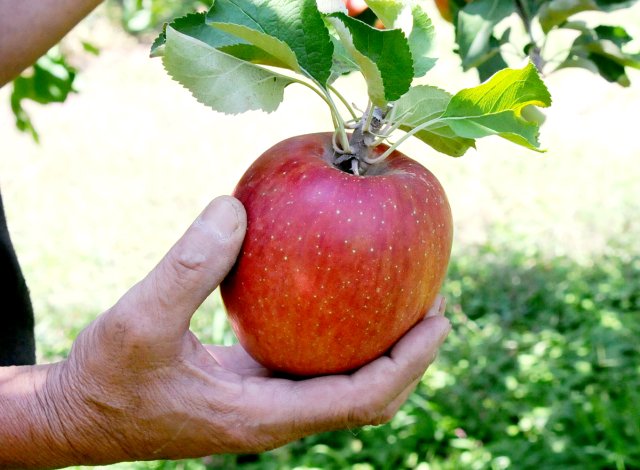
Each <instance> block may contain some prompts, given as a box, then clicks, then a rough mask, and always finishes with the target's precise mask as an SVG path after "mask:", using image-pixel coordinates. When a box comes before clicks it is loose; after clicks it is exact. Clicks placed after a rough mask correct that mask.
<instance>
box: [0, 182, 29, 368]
mask: <svg viewBox="0 0 640 470" xmlns="http://www.w3.org/2000/svg"><path fill="white" fill-rule="evenodd" d="M33 325H34V321H33V308H32V306H31V299H30V298H29V290H28V289H27V284H26V282H25V280H24V276H23V275H22V271H21V270H20V265H19V264H18V258H17V257H16V253H15V250H14V249H13V245H12V244H11V239H10V238H9V230H8V228H7V221H6V218H5V215H4V207H3V205H2V195H1V194H0V366H8V365H25V364H35V361H36V348H35V339H34V333H33Z"/></svg>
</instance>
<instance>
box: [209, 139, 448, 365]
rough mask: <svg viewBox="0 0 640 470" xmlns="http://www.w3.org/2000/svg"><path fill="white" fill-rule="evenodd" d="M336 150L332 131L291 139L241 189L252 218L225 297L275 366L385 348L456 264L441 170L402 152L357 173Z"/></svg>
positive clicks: (363, 357) (338, 361) (342, 358)
mask: <svg viewBox="0 0 640 470" xmlns="http://www.w3.org/2000/svg"><path fill="white" fill-rule="evenodd" d="M386 148H387V147H386V146H384V145H381V146H380V147H378V148H377V149H375V151H374V155H379V154H380V153H381V152H382V151H384V150H385V149H386ZM332 153H333V149H332V145H331V134H330V133H319V134H309V135H303V136H297V137H293V138H290V139H287V140H284V141H282V142H280V143H279V144H277V145H275V146H274V147H272V148H271V149H269V150H267V151H266V152H265V153H264V154H263V155H262V156H260V157H259V158H258V159H257V160H256V161H255V162H254V163H253V164H252V165H251V167H250V168H249V169H248V170H247V172H246V173H245V174H244V176H243V177H242V178H241V180H240V182H239V183H238V185H237V187H236V189H235V192H234V196H235V197H237V198H238V199H239V200H240V201H241V202H242V203H243V204H244V206H245V208H246V211H247V217H248V227H247V234H246V236H245V240H244V244H243V247H242V249H241V252H240V256H239V258H238V261H237V263H236V265H235V266H234V268H233V269H232V271H231V272H230V274H229V275H228V276H227V278H226V279H225V280H224V281H223V283H222V286H221V293H222V298H223V301H224V304H225V307H226V309H227V313H228V315H229V320H230V323H231V325H232V327H233V330H234V331H235V333H236V336H237V337H238V339H239V341H240V343H241V344H242V345H243V347H244V348H245V349H246V350H247V352H249V354H250V355H251V356H253V358H254V359H256V360H257V361H258V362H260V363H261V364H263V365H264V366H266V367H267V368H268V369H270V370H273V371H280V372H285V373H288V374H293V375H300V376H309V375H322V374H330V373H340V372H346V371H350V370H353V369H355V368H357V367H359V366H362V365H363V364H365V363H367V362H369V361H371V360H373V359H375V358H377V357H379V356H381V355H382V354H384V353H385V352H386V351H387V350H388V349H389V348H390V347H391V346H392V345H393V344H394V343H395V342H396V341H397V340H398V339H399V338H400V337H401V336H402V335H403V334H404V333H405V332H407V331H408V330H409V329H410V328H411V327H412V326H414V325H415V324H416V323H417V322H418V321H420V320H421V319H422V317H423V316H424V314H425V313H426V311H427V310H428V308H429V307H430V306H431V304H432V303H433V301H434V300H435V297H436V295H437V294H438V291H439V290H440V287H441V285H442V282H443V280H444V277H445V274H446V271H447V265H448V262H449V255H450V252H451V244H452V236H453V223H452V218H451V209H450V207H449V203H448V201H447V197H446V195H445V192H444V190H443V188H442V186H441V185H440V183H439V182H438V180H437V179H436V177H435V176H434V175H433V174H432V173H431V172H430V171H429V170H427V169H426V168H424V167H423V166H422V165H420V164H419V163H417V162H415V161H413V160H411V159H410V158H408V157H406V156H405V155H403V154H401V153H400V152H397V151H396V152H394V153H392V154H391V155H390V156H389V157H388V158H387V159H386V160H385V161H384V162H383V163H381V164H379V165H377V166H376V168H375V171H373V173H375V174H372V175H369V174H368V175H365V176H355V175H352V174H349V173H346V172H343V171H341V170H339V169H337V168H335V167H334V166H333V165H332V164H331V163H330V159H331V156H332Z"/></svg>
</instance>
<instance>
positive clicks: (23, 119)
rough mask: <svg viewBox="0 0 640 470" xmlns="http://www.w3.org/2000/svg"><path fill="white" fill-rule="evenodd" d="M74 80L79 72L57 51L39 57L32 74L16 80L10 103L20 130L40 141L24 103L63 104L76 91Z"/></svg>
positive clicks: (24, 74)
mask: <svg viewBox="0 0 640 470" xmlns="http://www.w3.org/2000/svg"><path fill="white" fill-rule="evenodd" d="M75 77H76V70H75V69H74V68H73V67H72V66H70V65H69V64H68V63H67V61H66V58H65V56H64V55H63V54H61V53H60V52H59V50H58V49H57V48H54V49H52V50H50V51H49V52H47V53H46V54H45V55H43V56H42V57H40V58H39V59H38V60H37V61H36V63H35V64H34V65H33V67H31V69H30V70H29V71H27V72H25V73H23V74H22V75H20V76H19V77H18V78H16V79H15V80H14V81H13V89H12V91H11V98H10V100H11V110H12V111H13V115H14V117H15V120H16V127H17V128H18V130H20V131H22V132H27V133H29V134H31V136H32V137H33V139H34V140H35V141H36V142H38V141H39V136H38V132H37V131H36V128H35V126H34V125H33V122H32V121H31V118H30V116H29V114H28V113H27V111H26V110H25V109H24V107H23V102H24V101H25V100H31V101H34V102H36V103H39V104H48V103H62V102H63V101H65V100H66V99H67V97H68V96H69V94H70V93H74V92H75V91H76V90H75V89H74V88H73V84H74V81H75Z"/></svg>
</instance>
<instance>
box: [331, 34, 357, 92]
mask: <svg viewBox="0 0 640 470" xmlns="http://www.w3.org/2000/svg"><path fill="white" fill-rule="evenodd" d="M331 40H332V41H333V65H332V66H331V76H330V77H329V83H333V82H334V81H335V80H337V79H338V78H339V77H340V76H342V75H346V74H348V73H351V72H357V71H358V70H360V67H359V66H358V64H357V63H356V62H355V61H354V60H353V57H352V56H351V54H349V53H348V52H347V49H346V48H345V47H344V45H343V44H342V43H341V42H340V40H339V39H338V38H336V37H334V36H331Z"/></svg>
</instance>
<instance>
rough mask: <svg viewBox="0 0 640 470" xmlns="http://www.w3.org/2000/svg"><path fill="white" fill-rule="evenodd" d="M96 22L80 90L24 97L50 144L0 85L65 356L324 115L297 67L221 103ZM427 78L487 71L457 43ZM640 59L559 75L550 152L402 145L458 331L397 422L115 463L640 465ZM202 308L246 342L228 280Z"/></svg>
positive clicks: (16, 215)
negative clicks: (232, 313) (440, 198)
mask: <svg viewBox="0 0 640 470" xmlns="http://www.w3.org/2000/svg"><path fill="white" fill-rule="evenodd" d="M636 23H637V22H636ZM636 23H634V24H636ZM637 24H640V23H637ZM637 24H636V26H633V24H632V25H631V26H630V28H633V27H637ZM93 26H94V28H95V27H97V26H99V25H97V26H96V25H93ZM94 31H97V32H94V33H92V34H93V41H94V42H98V44H100V45H102V46H103V47H104V50H103V53H102V55H101V57H99V58H97V59H92V60H91V61H89V62H88V63H87V64H85V66H84V67H83V68H84V72H83V74H82V76H81V77H82V78H81V80H82V81H81V82H80V83H79V88H80V89H81V93H80V94H79V95H77V96H74V97H73V98H72V99H71V100H70V101H69V102H68V103H66V104H64V105H61V106H58V105H55V106H48V107H46V108H39V107H33V108H31V109H32V112H33V116H34V119H35V123H36V125H37V126H38V128H39V131H40V133H41V136H42V145H40V146H37V145H35V144H33V143H32V142H31V141H30V140H29V138H28V137H26V136H23V135H19V134H18V133H17V132H16V131H15V130H14V129H13V128H12V126H11V125H10V122H11V115H10V111H9V109H8V105H7V92H8V90H0V120H1V121H2V122H3V123H6V125H4V126H0V142H2V152H1V153H0V188H2V194H3V198H4V200H5V204H6V209H7V213H8V218H9V223H10V227H11V231H12V235H13V238H14V241H15V243H16V248H17V250H18V253H19V256H20V259H21V262H22V265H23V267H24V270H25V274H26V276H27V279H28V282H29V285H30V288H31V290H32V294H33V299H34V304H35V307H36V313H37V322H38V326H37V342H38V357H39V360H40V361H54V360H57V359H59V358H61V357H64V356H65V355H66V354H67V353H68V351H69V348H70V346H71V343H72V341H73V338H74V337H75V336H76V335H77V333H78V332H79V331H80V330H81V329H82V328H83V327H84V326H86V325H87V324H88V323H89V322H90V321H91V320H92V319H93V318H95V316H97V315H98V314H99V313H100V312H102V311H103V310H105V309H106V308H108V307H109V306H110V305H112V304H113V302H115V301H116V300H117V299H118V297H119V296H120V295H122V293H123V292H124V291H125V290H126V289H127V288H128V287H129V286H131V285H132V284H133V283H135V282H136V281H137V280H139V279H140V277H141V276H143V275H144V274H145V273H146V272H148V270H149V269H151V268H152V267H153V266H154V264H155V263H156V262H157V260H159V259H160V257H161V256H162V255H163V254H164V252H165V251H166V250H167V249H168V247H169V246H171V244H172V243H173V242H174V241H175V240H176V239H177V237H179V236H180V234H181V233H182V232H183V231H184V229H185V228H186V227H187V226H188V224H189V223H190V222H191V221H192V220H193V218H194V217H195V216H196V215H197V213H198V212H199V211H200V210H201V209H202V208H203V207H204V205H205V204H206V203H207V201H209V200H210V199H211V198H213V197H215V196H217V195H219V194H225V193H229V192H230V191H231V190H232V188H233V185H234V183H235V181H237V180H238V178H239V177H240V175H241V174H242V172H243V171H244V169H245V168H246V167H247V166H248V165H249V163H250V162H251V161H252V160H253V159H255V157H256V156H257V155H258V154H259V153H261V152H262V151H264V150H265V149H266V148H268V147H269V146H271V145H273V144H274V143H275V142H277V141H279V140H281V139H283V138H285V137H287V136H290V135H294V134H300V133H305V132H313V131H317V130H318V129H326V128H328V126H329V117H328V114H327V112H326V110H325V109H324V108H323V105H322V103H318V102H317V101H318V100H317V99H316V98H315V97H314V96H307V94H306V92H305V91H304V90H299V89H296V88H290V89H288V90H287V95H288V98H289V100H288V101H286V102H285V104H284V105H283V107H282V109H281V110H279V111H278V112H277V113H275V114H272V115H268V116H267V115H264V114H260V113H249V114H248V115H245V116H240V117H227V116H222V115H218V114H215V113H212V112H211V111H209V110H208V109H206V108H204V107H202V106H200V105H199V104H197V103H196V102H195V101H194V100H193V99H192V98H191V97H190V96H189V95H188V93H186V92H185V91H184V90H182V89H181V88H180V87H179V86H177V85H176V84H175V83H172V82H171V81H170V80H169V79H168V78H167V77H166V74H165V73H164V72H163V70H162V67H161V65H160V64H159V62H157V61H152V60H149V59H148V58H147V49H146V46H145V45H139V44H136V43H133V42H131V41H130V40H129V39H125V38H122V37H117V38H116V39H117V40H115V41H114V37H113V32H112V31H111V30H109V29H108V28H107V30H106V32H103V30H102V29H100V28H98V29H94ZM445 31H446V30H445ZM76 34H78V35H83V34H88V33H86V32H83V30H82V29H81V30H80V31H79V32H77V33H76ZM432 77H433V79H434V80H435V82H436V83H437V84H440V85H441V86H443V87H445V88H447V89H449V90H454V89H455V88H456V87H459V86H464V85H466V84H471V83H473V80H474V78H473V76H470V75H463V74H461V73H460V72H459V70H458V66H457V63H456V62H455V60H453V59H450V58H446V59H445V60H443V61H442V63H440V64H439V65H438V66H437V68H436V70H435V71H434V73H433V74H432ZM631 78H632V81H633V82H634V83H635V84H636V86H635V87H632V88H630V89H621V88H619V87H617V86H614V85H610V84H606V83H602V82H601V81H600V80H599V79H597V78H596V77H595V76H592V75H589V74H588V73H586V72H580V71H571V70H567V71H564V72H562V73H559V74H557V75H555V76H553V77H551V78H550V79H549V81H548V83H549V86H550V88H551V91H552V96H553V98H554V105H553V107H552V108H551V109H550V110H549V111H548V120H547V123H546V124H545V126H544V128H543V134H542V141H543V145H544V146H545V147H546V148H547V149H548V152H547V153H546V154H542V155H539V154H534V153H532V152H528V151H526V150H520V149H515V148H514V147H513V146H512V145H510V144H508V143H503V142H499V141H497V140H491V139H489V140H487V141H486V142H481V143H480V144H479V150H478V151H477V152H475V153H472V154H469V155H467V156H465V157H463V158H461V159H449V158H445V157H440V156H437V155H434V154H433V152H431V151H430V150H428V149H425V147H424V146H422V145H421V144H419V143H415V142H413V143H408V145H406V146H405V147H404V150H405V151H406V152H407V153H409V154H410V155H412V156H414V157H415V158H417V159H418V160H420V161H421V162H422V163H424V164H425V165H426V166H428V167H429V168H430V169H432V171H434V173H435V174H436V175H438V177H439V178H440V180H441V181H442V183H443V185H444V186H445V188H446V190H447V193H448V195H449V197H450V201H451V205H452V208H453V212H454V221H455V226H456V236H455V244H454V250H453V258H452V263H451V267H450V271H449V277H448V280H447V282H446V284H445V286H444V291H445V293H446V295H447V298H448V300H449V307H448V315H449V316H450V318H451V319H452V322H453V324H454V330H453V333H452V334H451V336H450V338H449V340H448V341H447V343H446V344H445V346H444V347H443V349H442V352H441V354H440V357H439V359H438V361H437V363H436V365H435V366H434V367H432V369H431V370H430V371H429V372H428V374H427V375H426V376H425V378H424V380H423V382H422V383H421V385H420V387H419V390H418V392H417V393H416V394H414V395H413V396H412V397H411V398H410V400H409V402H408V403H407V404H406V405H405V406H404V407H403V409H402V410H401V412H400V413H399V414H398V416H397V417H396V418H395V419H394V420H393V421H392V422H391V423H390V424H389V425H386V426H382V427H377V428H365V429H362V430H359V431H357V432H347V431H345V432H336V433H329V434H323V435H320V436H313V437H310V438H307V439H305V440H303V441H300V442H296V443H293V444H291V445H289V446H285V447H283V448H281V449H277V450H275V451H272V452H269V453H266V454H263V455H260V456H255V455H248V456H215V457H212V458H210V459H205V460H194V461H184V462H152V463H131V464H118V465H114V466H111V467H108V468H109V469H194V470H195V469H205V468H206V469H209V468H234V467H239V468H244V469H252V468H255V469H263V468H265V469H269V468H274V469H275V468H278V469H280V468H282V469H287V468H291V469H293V468H323V469H324V468H354V469H366V468H376V469H378V468H382V469H384V468H389V469H398V468H418V469H420V470H427V469H432V470H434V469H476V468H477V469H485V468H487V469H503V468H517V469H527V468H544V469H572V468H575V469H600V468H612V469H635V468H640V424H639V423H640V415H639V412H638V410H640V392H638V390H640V378H639V377H640V366H639V364H640V353H639V348H638V341H637V338H638V336H639V335H640V299H639V295H640V294H639V293H640V257H639V255H638V253H640V251H639V250H638V248H639V245H640V239H639V237H638V236H637V234H638V233H640V222H639V221H640V205H639V204H638V201H640V185H638V183H637V182H638V181H640V165H639V164H638V158H640V144H638V141H637V111H636V108H637V103H639V102H640V86H639V85H638V84H640V74H639V73H638V72H634V73H632V74H631ZM357 85H358V82H357V81H356V80H348V81H347V82H346V83H345V84H344V86H345V87H346V88H348V89H355V88H356V87H357ZM356 95H358V93H356ZM359 96H361V94H360V95H359ZM192 325H193V329H194V330H195V331H196V332H197V333H198V335H199V336H200V337H201V338H202V339H203V340H204V341H207V342H227V343H228V342H230V341H233V337H232V335H231V334H230V333H229V331H228V328H227V326H226V322H225V317H224V312H223V311H222V309H221V307H220V302H219V298H218V297H217V295H216V296H213V297H212V299H210V300H208V301H207V302H206V303H205V305H204V306H203V308H201V309H200V311H199V312H198V313H197V314H196V316H195V317H194V320H193V324H192Z"/></svg>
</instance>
